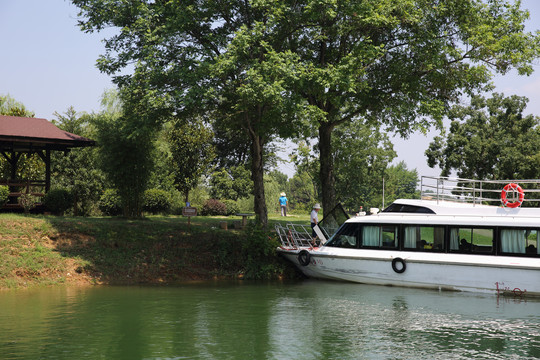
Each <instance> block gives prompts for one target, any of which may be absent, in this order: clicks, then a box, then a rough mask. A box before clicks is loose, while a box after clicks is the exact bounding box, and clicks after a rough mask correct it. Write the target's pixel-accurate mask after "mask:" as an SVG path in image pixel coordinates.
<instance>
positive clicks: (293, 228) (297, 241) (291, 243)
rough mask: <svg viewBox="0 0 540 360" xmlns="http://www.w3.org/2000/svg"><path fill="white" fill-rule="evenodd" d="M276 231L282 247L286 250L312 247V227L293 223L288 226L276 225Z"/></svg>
mask: <svg viewBox="0 0 540 360" xmlns="http://www.w3.org/2000/svg"><path fill="white" fill-rule="evenodd" d="M275 229H276V233H277V234H278V236H279V240H280V241H281V246H282V247H284V248H287V249H299V248H307V247H312V242H313V238H312V236H311V226H310V225H300V224H292V223H288V224H286V225H283V224H276V226H275Z"/></svg>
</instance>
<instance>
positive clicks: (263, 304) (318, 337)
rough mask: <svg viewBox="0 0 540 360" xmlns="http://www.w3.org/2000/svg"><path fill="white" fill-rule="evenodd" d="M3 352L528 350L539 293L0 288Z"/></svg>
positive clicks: (223, 354) (309, 284) (230, 354)
mask: <svg viewBox="0 0 540 360" xmlns="http://www.w3.org/2000/svg"><path fill="white" fill-rule="evenodd" d="M0 354H2V355H1V357H2V358H3V359H37V358H41V359H72V358H78V359H99V358H103V359H381V358H382V359H412V358H424V359H468V358H476V359H503V358H505V359H506V358H510V359H518V358H519V359H527V358H529V359H533V358H539V357H540V302H538V301H536V300H527V301H525V300H514V299H497V298H495V297H492V296H477V295H470V294H463V293H444V292H443V293H439V292H433V291H423V290H413V289H399V288H388V287H380V286H365V285H358V284H346V283H334V282H328V283H327V282H321V281H305V282H300V283H293V284H284V283H271V284H260V283H258V284H255V283H242V282H235V283H222V282H217V283H203V284H190V285H185V286H178V287H96V288H52V289H40V290H31V291H13V292H4V293H0Z"/></svg>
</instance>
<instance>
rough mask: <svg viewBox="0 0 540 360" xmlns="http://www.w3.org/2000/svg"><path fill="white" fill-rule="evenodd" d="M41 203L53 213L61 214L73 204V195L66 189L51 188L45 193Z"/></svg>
mask: <svg viewBox="0 0 540 360" xmlns="http://www.w3.org/2000/svg"><path fill="white" fill-rule="evenodd" d="M42 203H43V205H44V206H45V207H46V208H47V210H49V211H50V212H52V213H53V214H57V215H62V214H63V213H64V212H65V211H66V210H68V209H70V208H71V206H72V205H73V196H72V195H71V193H70V192H69V191H68V190H66V189H61V188H58V189H52V190H50V191H49V192H48V193H47V194H45V196H44V197H43V199H42Z"/></svg>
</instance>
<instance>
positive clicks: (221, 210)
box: [201, 199, 227, 216]
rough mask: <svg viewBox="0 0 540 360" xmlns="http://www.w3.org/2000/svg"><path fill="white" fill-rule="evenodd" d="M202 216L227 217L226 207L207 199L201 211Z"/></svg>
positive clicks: (219, 202)
mask: <svg viewBox="0 0 540 360" xmlns="http://www.w3.org/2000/svg"><path fill="white" fill-rule="evenodd" d="M201 215H203V216H217V215H227V206H226V205H225V204H224V203H222V202H221V201H219V200H216V199H208V200H206V202H205V203H204V204H203V206H202V209H201Z"/></svg>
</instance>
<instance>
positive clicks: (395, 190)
mask: <svg viewBox="0 0 540 360" xmlns="http://www.w3.org/2000/svg"><path fill="white" fill-rule="evenodd" d="M417 185H418V172H417V171H416V169H414V170H409V169H407V165H406V164H405V162H403V161H400V162H399V163H398V164H396V165H391V166H389V167H388V168H387V169H386V170H385V172H384V205H385V206H387V205H389V204H390V203H392V202H394V200H396V199H415V198H416V199H418V198H419V197H420V194H419V191H418V190H417V189H416V187H417Z"/></svg>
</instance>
